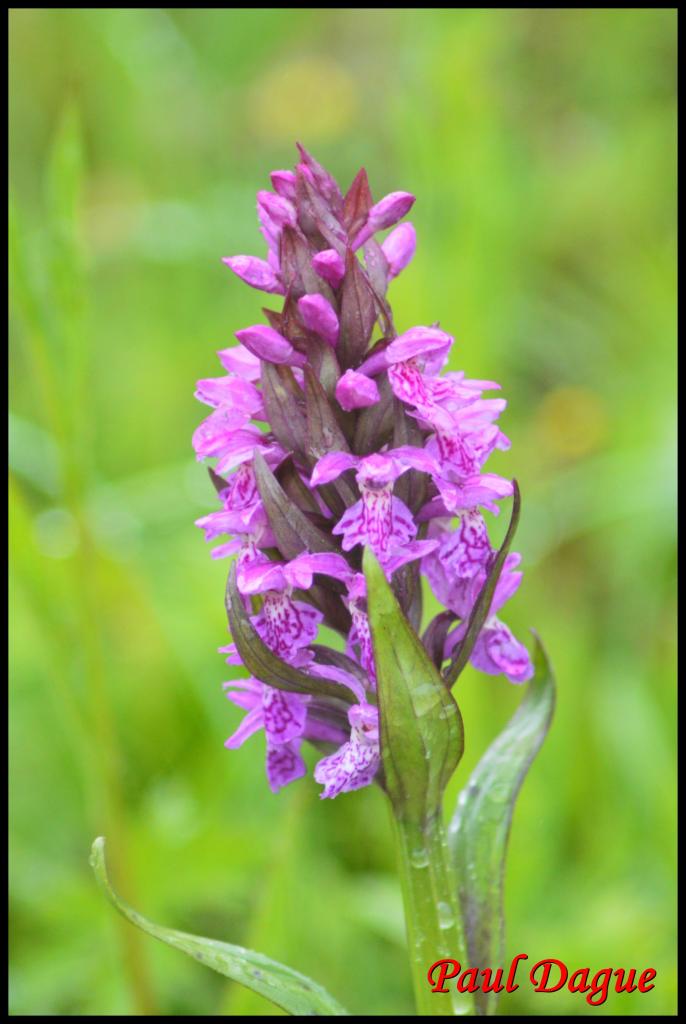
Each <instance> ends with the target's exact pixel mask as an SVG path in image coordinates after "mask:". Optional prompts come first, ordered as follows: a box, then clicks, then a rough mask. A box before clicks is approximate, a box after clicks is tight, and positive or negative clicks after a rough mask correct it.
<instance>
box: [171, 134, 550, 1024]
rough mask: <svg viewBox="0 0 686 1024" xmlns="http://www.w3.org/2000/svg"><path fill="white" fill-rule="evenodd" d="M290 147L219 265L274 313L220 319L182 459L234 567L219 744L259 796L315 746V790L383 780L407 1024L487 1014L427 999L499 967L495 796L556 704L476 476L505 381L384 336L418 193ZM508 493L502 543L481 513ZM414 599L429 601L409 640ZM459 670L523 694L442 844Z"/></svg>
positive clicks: (426, 333)
mask: <svg viewBox="0 0 686 1024" xmlns="http://www.w3.org/2000/svg"><path fill="white" fill-rule="evenodd" d="M299 152H300V160H299V162H298V164H297V166H296V167H295V169H294V170H293V171H290V170H276V171H274V172H272V175H271V184H272V186H273V191H268V190H263V191H260V192H258V194H257V217H258V226H259V231H260V233H261V235H262V238H263V240H264V242H265V245H266V251H264V250H263V252H262V253H261V254H260V255H239V256H231V257H226V258H225V259H224V263H225V264H226V265H227V266H228V268H229V269H230V270H231V271H232V273H233V274H234V275H235V276H236V277H238V278H239V279H240V280H241V281H242V282H244V283H246V284H247V285H248V286H249V287H251V288H253V289H257V290H261V291H262V292H264V293H265V294H266V295H267V296H270V297H271V301H272V302H273V301H274V299H275V298H276V297H281V298H282V302H280V303H279V305H280V308H271V306H268V307H265V308H264V311H263V312H264V315H265V318H266V323H256V324H253V325H250V326H247V327H244V328H242V329H239V330H236V331H235V337H236V339H237V342H238V343H237V344H236V345H231V346H228V347H226V348H223V349H222V350H221V351H220V352H219V353H218V356H219V361H220V363H221V366H222V368H223V371H224V373H223V375H222V376H219V377H216V378H213V377H205V378H203V379H201V380H199V381H198V383H197V385H196V392H195V394H196V397H197V398H198V399H199V400H200V401H201V402H203V403H204V404H205V405H207V406H209V407H210V408H211V410H212V411H211V412H210V414H209V415H208V416H207V417H206V418H205V420H204V421H203V422H202V423H201V424H200V425H199V426H198V428H197V429H196V431H195V433H194V435H193V448H194V450H195V454H196V458H197V459H198V460H199V461H202V462H211V463H212V464H211V465H209V466H208V468H209V472H210V477H211V480H212V484H213V485H214V489H215V491H216V494H217V499H218V502H219V507H218V508H215V509H214V510H213V511H208V512H207V513H206V514H205V515H203V516H202V517H201V518H200V519H198V521H197V526H198V527H199V528H200V529H201V530H202V531H203V533H204V536H205V539H206V540H207V541H210V542H214V541H216V540H217V538H224V539H223V540H222V542H221V543H220V544H219V545H215V546H214V547H213V550H212V555H213V557H215V558H224V557H227V556H234V557H233V560H232V562H231V563H230V567H229V573H228V582H227V589H226V609H227V613H228V624H229V630H230V632H231V635H232V639H231V642H230V643H229V644H227V645H224V646H221V647H220V648H219V650H220V651H221V653H222V654H224V655H225V656H226V661H227V663H228V664H230V665H239V666H242V667H243V669H244V670H245V673H246V677H245V678H242V679H238V680H230V681H228V682H226V683H225V684H224V689H225V692H226V696H227V698H228V700H229V701H230V702H231V703H232V704H233V705H234V706H236V707H238V708H239V709H241V710H242V711H243V712H244V713H245V715H244V718H243V719H242V721H241V722H240V723H239V724H238V725H237V727H235V728H234V731H233V732H232V733H231V735H230V736H229V738H228V739H227V740H226V747H227V748H229V749H230V750H232V751H233V750H235V749H236V748H238V747H241V746H242V745H243V743H244V742H245V741H246V740H248V739H249V738H251V737H254V736H256V735H261V736H262V741H261V742H262V743H263V744H264V751H265V766H266V776H267V782H268V785H269V788H270V789H271V790H272V791H273V792H277V791H278V790H280V789H281V788H282V787H283V786H286V785H288V784H290V783H293V782H295V781H296V780H298V779H301V778H302V777H303V776H305V775H306V774H307V772H308V756H309V755H307V747H308V745H309V746H310V747H312V748H313V749H314V751H315V754H314V758H315V763H314V766H313V769H312V774H313V777H314V781H315V783H317V784H318V785H319V786H321V787H322V788H321V792H320V796H321V797H322V798H325V799H334V798H338V797H340V796H342V795H343V794H347V793H352V792H356V791H358V790H360V789H362V788H364V787H368V786H372V785H375V786H378V787H380V788H381V789H382V790H383V792H384V793H385V794H386V796H387V797H388V800H389V802H390V806H391V811H392V816H393V821H394V823H395V828H396V836H397V842H398V852H399V862H400V869H401V872H402V875H403V893H404V900H405V913H406V920H407V929H408V940H409V946H410V960H411V966H412V972H413V979H414V986H415V994H416V1000H417V1007H418V1011H419V1012H420V1013H430V1014H432V1015H433V1014H435V1013H438V1014H463V1013H473V1012H475V1011H477V1010H478V1012H480V1013H491V1012H493V1008H494V1005H495V995H486V996H485V997H483V998H482V997H481V996H478V997H477V998H476V999H475V998H474V993H473V992H456V991H453V992H452V993H451V995H450V996H449V998H445V999H441V997H440V996H439V999H438V1000H433V999H432V998H431V992H430V988H429V986H428V985H427V983H426V972H427V969H428V968H429V967H430V966H431V964H432V963H434V962H435V961H437V960H439V959H440V958H441V957H445V956H449V957H455V958H457V959H459V960H461V961H463V962H464V961H465V960H466V958H467V955H469V957H470V958H471V960H470V962H472V963H474V964H483V965H490V964H492V963H493V962H497V956H498V950H499V946H498V943H499V942H500V936H501V905H502V876H503V871H502V865H503V863H504V856H505V840H506V837H507V832H508V829H509V821H510V816H511V813H512V806H513V804H514V800H515V797H516V794H517V790H518V788H519V785H520V784H521V780H522V777H523V775H524V773H525V772H526V769H527V768H528V765H529V763H530V762H531V760H532V758H533V756H534V754H535V752H536V750H537V749H538V746H540V743H541V742H542V739H543V736H544V735H545V732H546V730H547V728H548V725H549V723H550V717H551V714H552V707H553V684H552V678H551V676H550V673H549V669H548V666H547V662H546V660H545V656H544V654H543V652H542V648H541V647H540V645H538V646H537V653H536V658H535V666H534V660H532V658H531V655H530V653H529V651H528V649H527V647H526V646H525V645H524V644H523V643H522V642H521V641H520V640H518V639H517V638H515V636H514V635H513V633H512V631H511V629H510V628H509V626H508V625H507V624H506V622H505V621H503V619H502V618H501V614H502V615H506V612H505V606H506V605H507V603H508V602H509V601H510V599H511V598H512V597H513V596H514V594H515V592H516V591H517V589H518V588H519V586H520V584H521V581H522V572H521V570H520V569H519V566H520V563H521V556H520V555H519V554H517V553H514V552H511V551H510V547H511V543H512V539H513V536H514V533H515V530H516V526H517V521H518V517H519V509H520V494H519V488H518V486H517V484H516V482H515V481H514V480H513V479H511V478H509V477H505V476H501V475H500V474H499V473H497V472H493V471H491V470H489V469H487V468H486V466H487V463H488V461H489V459H490V457H491V455H492V454H493V452H494V451H496V450H500V451H503V452H504V451H507V450H508V449H509V448H510V442H509V440H508V438H507V437H506V435H505V434H504V433H503V431H502V430H501V428H500V425H499V419H500V416H501V415H502V414H503V413H504V411H505V409H506V407H507V402H506V400H505V399H504V398H502V397H499V396H497V397H493V396H492V395H491V394H490V393H491V392H494V391H499V389H500V386H499V384H498V383H496V382H494V381H490V380H480V379H470V378H467V377H466V376H465V374H464V373H463V372H462V371H455V370H446V367H447V364H448V361H449V360H450V359H451V358H452V357H453V350H454V349H455V348H456V345H455V339H454V337H453V335H452V334H449V333H448V332H447V331H445V330H443V328H442V327H440V326H439V325H438V324H432V325H430V326H422V325H420V326H409V327H407V328H406V329H404V330H401V331H398V329H397V328H396V325H395V321H394V317H393V311H392V309H391V306H390V304H389V301H388V288H389V285H390V284H391V282H395V281H396V280H397V279H398V278H399V276H400V275H401V273H403V272H404V271H406V269H407V267H408V266H409V264H410V262H411V260H412V258H413V256H414V254H415V250H416V232H415V229H414V227H413V225H412V224H411V223H410V222H409V221H406V220H404V219H403V218H404V217H405V216H406V215H407V214H408V212H409V211H410V209H411V208H412V207H413V205H414V202H415V197H414V196H413V195H411V194H410V193H408V192H400V191H395V192H391V193H389V194H388V195H386V196H384V197H383V198H381V199H380V200H379V201H378V202H374V200H373V198H372V194H371V190H370V186H369V182H368V180H367V175H366V172H365V171H364V170H362V171H360V172H359V174H358V175H357V176H356V178H355V180H354V181H353V183H352V185H351V186H350V188H349V189H348V191H347V192H346V193H345V194H343V192H342V191H341V189H340V188H339V186H338V184H337V182H336V181H335V180H334V178H333V177H332V176H331V175H330V174H329V172H328V171H326V170H325V169H324V168H323V167H322V166H321V165H320V164H319V163H317V161H316V160H315V159H314V158H313V157H312V156H311V155H310V154H309V153H308V152H307V151H306V150H305V149H304V148H303V147H302V146H299ZM389 229H390V231H389ZM384 231H389V233H388V234H387V235H386V236H385V237H380V232H384ZM393 287H396V285H393ZM268 301H269V300H268ZM510 501H511V502H512V505H511V513H510V522H509V526H508V527H507V530H506V535H505V539H504V540H503V541H502V542H501V543H500V545H496V544H494V543H493V541H492V539H491V536H490V528H489V520H488V518H487V517H489V516H491V515H493V516H495V515H498V513H499V512H500V510H501V506H502V503H503V502H507V503H509V502H510ZM429 595H431V596H432V598H433V600H434V602H435V603H437V604H438V606H439V611H438V612H437V614H435V615H434V616H433V617H432V618H430V620H429V621H428V622H426V623H424V625H423V627H422V619H423V602H424V598H425V596H429ZM332 637H334V638H335V639H333V640H332ZM323 641H324V642H323ZM469 662H470V663H471V665H472V666H473V667H474V668H475V669H477V670H478V671H479V672H482V673H485V674H486V675H488V676H500V677H502V678H504V679H505V680H506V681H507V682H508V683H511V684H516V685H522V684H524V683H526V682H527V681H529V680H532V681H531V682H530V683H529V686H528V687H527V689H526V695H525V697H524V700H523V702H522V704H521V707H520V709H519V711H518V712H517V714H516V715H515V717H514V718H513V720H512V722H511V723H510V724H509V725H508V726H507V727H506V730H505V732H504V733H503V734H502V736H501V737H499V738H498V739H497V740H496V741H495V743H494V745H493V747H492V748H491V750H489V751H487V753H486V755H485V756H484V758H483V759H482V761H481V762H480V764H479V766H478V767H477V769H476V771H475V773H474V776H473V778H472V780H471V781H470V783H469V784H468V786H467V787H466V789H465V790H464V791H463V793H462V795H461V797H460V801H459V803H458V808H457V811H456V814H455V817H454V818H453V823H452V825H451V829H450V840H451V844H452V852H451V854H450V855H449V850H448V845H447V842H446V836H445V833H444V829H443V823H442V799H443V793H444V791H445V787H446V785H447V782H448V780H449V779H450V777H451V776H452V774H453V772H454V771H455V769H456V768H457V766H458V763H459V761H460V758H461V755H462V750H463V743H464V738H463V734H464V729H463V723H462V717H461V714H460V710H459V706H458V703H457V701H456V699H455V697H454V696H453V693H452V689H453V687H454V686H455V683H456V682H457V680H458V678H459V677H460V676H461V674H462V671H463V669H464V668H465V666H466V665H467V663H469ZM461 685H464V684H461ZM480 685H485V684H483V683H482V684H480ZM518 716H519V717H518ZM503 750H505V751H507V750H510V751H511V755H509V754H503ZM306 755H307V756H306ZM491 793H492V794H493V796H492V799H491V797H490V794H491ZM191 938H193V937H191ZM194 941H197V942H202V941H204V940H195V939H194ZM195 948H196V947H193V949H195ZM243 953H245V951H243ZM251 955H252V954H251ZM494 957H495V958H496V959H495V960H494V959H493V958H494ZM217 969H219V968H217ZM278 970H279V971H281V972H282V975H283V971H285V970H286V969H285V968H282V967H278ZM239 973H240V972H239ZM257 973H259V971H258V972H257ZM282 975H281V976H282ZM231 976H233V975H231ZM240 980H244V974H241V977H240ZM305 980H306V979H305ZM244 983H246V984H250V985H251V987H254V985H255V983H254V981H250V980H248V981H244ZM298 985H299V982H298V983H296V989H297V998H294V997H293V992H292V991H291V992H290V995H289V997H288V998H285V997H284V999H283V1000H282V1001H281V1002H279V1000H278V999H275V1001H277V1002H279V1005H282V1006H284V1007H285V1008H286V1009H289V1010H290V1012H295V1011H293V1009H292V1007H293V1006H296V1007H298V1010H301V1009H302V1007H303V1005H304V1006H306V1007H308V1006H309V1007H310V1010H309V1011H308V1012H322V1006H324V1007H328V1009H325V1010H324V1011H323V1012H330V1013H340V1012H343V1011H342V1010H341V1008H340V1007H339V1006H338V1004H336V1003H335V1002H334V1001H333V1000H331V999H330V997H329V996H328V994H326V993H321V992H320V994H319V996H318V1000H319V1001H318V1002H313V1001H312V999H311V998H310V997H309V996H308V995H307V992H309V991H313V989H312V984H311V983H308V984H305V985H304V986H301V987H298ZM427 997H428V998H427ZM308 999H309V1000H310V1001H309V1002H308ZM303 1000H304V1002H303Z"/></svg>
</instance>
